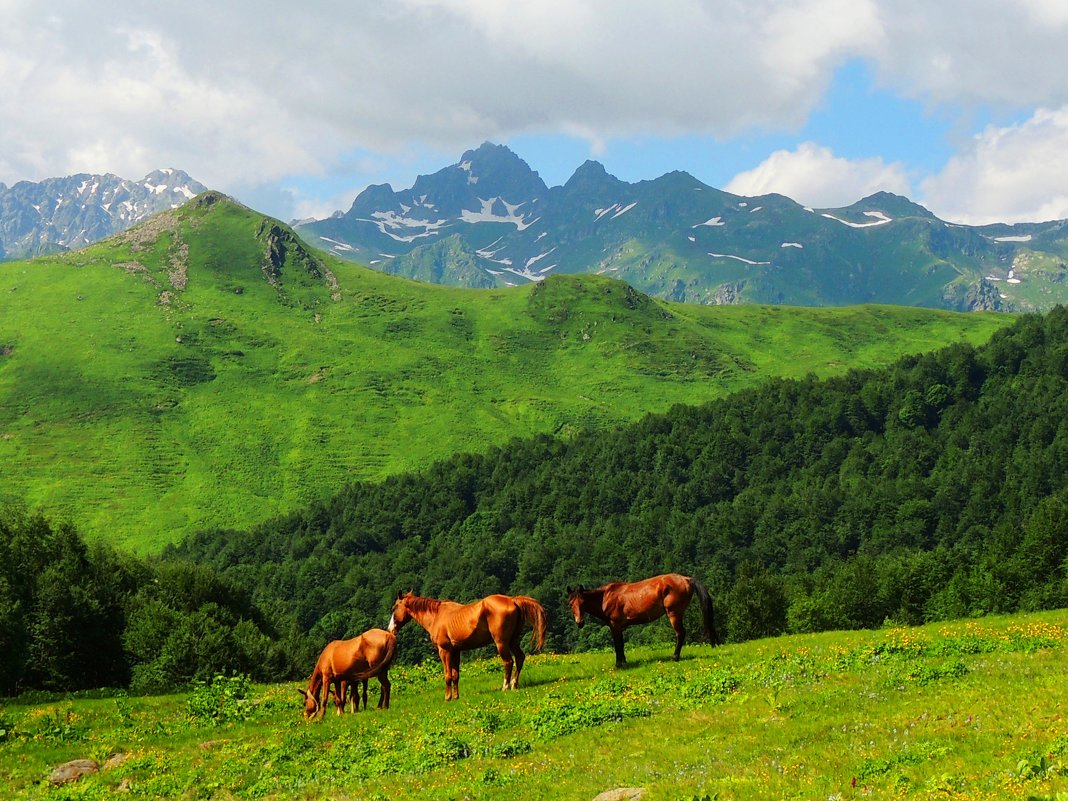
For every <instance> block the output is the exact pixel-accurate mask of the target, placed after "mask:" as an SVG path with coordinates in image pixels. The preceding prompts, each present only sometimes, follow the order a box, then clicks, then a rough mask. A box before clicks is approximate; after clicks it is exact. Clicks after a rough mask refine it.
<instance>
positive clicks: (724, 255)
mask: <svg viewBox="0 0 1068 801" xmlns="http://www.w3.org/2000/svg"><path fill="white" fill-rule="evenodd" d="M708 255H709V256H711V257H712V258H714V259H734V260H735V261H740V262H744V263H746V264H757V265H759V264H771V262H770V261H753V260H752V259H745V258H742V257H741V256H732V255H731V254H729V253H709V254H708Z"/></svg>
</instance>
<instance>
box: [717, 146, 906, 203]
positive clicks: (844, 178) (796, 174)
mask: <svg viewBox="0 0 1068 801" xmlns="http://www.w3.org/2000/svg"><path fill="white" fill-rule="evenodd" d="M725 189H726V190H727V191H728V192H733V193H734V194H736V195H748V196H752V195H763V194H768V193H770V192H778V193H779V194H781V195H786V196H787V197H790V198H793V199H794V200H796V201H798V202H799V203H804V204H805V205H807V206H813V207H816V208H833V207H841V206H848V205H850V204H851V203H853V202H855V201H857V200H860V199H861V198H863V197H866V196H868V195H871V194H874V193H875V192H879V191H886V192H894V193H895V194H900V195H909V193H910V186H909V180H908V177H907V175H906V173H905V169H904V167H903V166H902V165H901V164H896V163H894V164H887V163H885V162H884V161H883V160H882V159H881V158H866V159H845V158H841V157H838V156H835V155H834V153H832V152H831V151H830V149H828V148H826V147H821V146H820V145H817V144H815V143H813V142H804V143H802V144H801V145H800V146H799V147H798V148H797V149H796V150H777V151H776V152H774V153H772V154H771V155H770V156H769V157H768V158H767V159H766V160H764V161H763V162H762V163H761V164H759V165H758V166H756V167H755V168H753V169H752V170H748V171H746V172H743V173H739V174H738V175H736V176H735V177H734V178H733V179H732V180H731V181H730V183H728V184H727V186H726V187H725Z"/></svg>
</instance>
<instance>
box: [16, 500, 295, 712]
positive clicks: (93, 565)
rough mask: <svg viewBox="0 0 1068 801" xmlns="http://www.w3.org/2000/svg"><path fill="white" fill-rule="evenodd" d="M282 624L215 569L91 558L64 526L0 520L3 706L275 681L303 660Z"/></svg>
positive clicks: (102, 550)
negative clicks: (49, 696)
mask: <svg viewBox="0 0 1068 801" xmlns="http://www.w3.org/2000/svg"><path fill="white" fill-rule="evenodd" d="M289 621H291V617H290V616H288V615H287V614H285V613H282V614H280V615H278V616H276V617H274V618H272V617H271V616H268V615H266V614H264V612H263V611H262V610H261V609H260V608H258V607H257V606H255V605H254V604H253V603H252V600H251V595H250V593H249V592H248V591H246V590H245V589H244V588H242V587H240V586H238V585H237V584H235V583H234V582H233V581H232V580H230V579H228V578H226V577H224V576H221V575H220V574H218V573H217V572H216V571H214V570H212V569H211V568H210V567H203V566H198V565H195V564H192V563H190V562H173V563H160V562H153V561H149V560H145V559H139V558H136V557H133V556H130V555H127V554H121V553H119V552H117V551H115V550H114V549H112V548H109V547H108V546H106V545H103V544H93V545H92V546H90V545H87V544H86V543H85V541H84V540H83V538H82V537H81V536H80V535H79V533H78V532H77V531H76V530H75V529H74V528H73V527H72V526H70V525H54V524H53V523H51V522H50V521H48V520H47V519H46V518H45V517H44V516H42V515H40V514H30V513H28V512H26V510H25V509H22V508H20V507H17V506H14V505H9V506H7V507H4V508H2V509H0V695H15V694H18V693H20V692H23V691H26V690H46V691H53V692H71V691H77V690H84V689H91V688H99V687H128V688H131V689H133V690H134V691H136V692H156V691H164V690H171V689H174V688H176V687H182V686H186V685H188V684H190V683H191V682H193V681H195V680H205V679H210V678H211V677H213V676H214V675H215V674H217V673H235V672H240V673H244V674H247V675H249V676H252V677H254V678H260V679H264V680H266V679H277V678H279V677H282V676H286V675H291V674H293V673H294V671H297V670H303V662H305V661H307V659H308V655H307V654H306V653H305V652H303V651H302V650H301V648H302V647H304V646H306V645H307V639H306V638H305V637H304V636H303V635H302V634H301V633H300V632H298V631H297V630H296V628H295V626H293V625H292V623H291V622H289ZM307 647H309V648H310V647H311V646H307ZM312 658H314V656H312ZM298 665H299V667H298Z"/></svg>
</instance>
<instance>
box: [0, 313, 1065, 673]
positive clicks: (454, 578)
mask: <svg viewBox="0 0 1068 801" xmlns="http://www.w3.org/2000/svg"><path fill="white" fill-rule="evenodd" d="M1066 556H1068V310H1065V309H1062V308H1058V309H1055V310H1054V311H1052V312H1050V313H1049V314H1047V315H1044V316H1027V317H1023V318H1021V319H1020V320H1019V321H1018V322H1017V323H1016V324H1015V325H1014V326H1013V327H1011V328H1009V329H1007V330H1005V331H1002V332H1001V333H998V334H996V335H995V336H994V338H993V339H992V340H991V342H990V343H989V344H987V345H985V346H983V347H980V348H973V347H971V346H968V345H963V344H962V345H955V346H952V347H949V348H947V349H944V350H942V351H939V352H937V353H933V354H928V355H923V356H917V357H910V358H907V359H905V360H903V361H901V362H899V363H898V364H896V365H895V366H893V367H891V368H888V369H885V370H879V371H866V372H853V373H850V374H848V375H846V376H844V377H841V378H835V379H829V380H816V379H815V378H812V379H807V380H800V381H784V380H775V381H770V382H769V383H767V384H765V385H763V386H761V387H759V388H756V389H752V390H747V391H744V392H741V393H739V394H736V395H733V396H731V397H729V398H726V399H723V400H720V401H716V402H713V403H709V404H707V405H705V406H702V407H698V408H689V407H685V408H684V407H676V408H673V409H672V410H671V411H669V412H668V413H666V414H660V415H653V416H649V417H647V418H646V419H644V420H642V421H641V422H639V423H636V424H633V425H630V426H627V427H625V428H621V429H619V430H616V431H609V432H600V433H590V434H582V435H579V436H577V437H575V438H572V439H569V440H560V439H554V438H551V437H546V436H543V437H537V438H534V439H529V440H514V441H512V442H511V443H509V444H508V445H506V446H505V447H501V448H497V449H494V450H492V451H491V452H489V453H486V454H483V455H458V456H456V457H454V458H452V459H449V460H446V461H443V462H440V463H437V464H434V465H431V466H429V467H427V469H426V470H424V471H422V472H421V473H418V474H408V475H400V476H396V477H394V478H391V479H389V480H386V481H384V482H382V483H380V484H355V485H352V486H350V487H348V488H347V489H345V490H344V491H342V492H340V493H339V494H338V495H336V496H335V497H334V498H333V499H332V500H330V501H329V502H327V503H321V504H317V505H314V506H312V507H311V508H309V509H307V510H305V511H303V512H301V513H298V514H292V515H289V516H285V517H282V518H278V519H275V520H271V521H268V522H266V523H264V524H262V525H260V526H257V527H255V528H254V529H251V530H248V531H206V532H202V533H200V534H198V535H196V536H194V537H192V538H190V539H189V540H188V541H186V542H185V543H183V544H182V545H181V546H179V547H175V548H171V549H169V551H168V552H167V553H166V554H165V555H164V558H163V560H162V561H151V562H149V561H145V560H139V559H135V558H132V557H129V556H125V555H121V554H118V553H116V552H114V551H113V550H110V549H108V548H105V547H99V546H94V547H87V546H86V545H85V544H84V543H83V542H82V541H81V539H80V538H79V537H78V535H77V533H76V532H74V531H72V530H71V529H70V528H68V527H64V526H59V527H56V526H53V525H50V524H49V523H48V522H47V521H46V520H45V519H44V518H42V517H40V516H37V515H28V514H26V513H24V512H20V511H18V510H11V509H8V510H6V511H4V512H0V694H9V693H11V692H15V691H19V690H23V689H27V688H45V689H78V688H85V687H94V686H130V687H132V688H133V689H134V690H138V691H152V690H156V689H166V688H170V687H174V686H180V685H182V684H185V683H188V682H189V681H191V680H193V679H195V678H204V677H206V676H210V675H212V674H213V673H215V672H220V671H222V672H227V671H241V672H245V673H249V674H250V675H252V676H253V677H254V678H258V679H278V678H289V677H293V676H298V675H299V676H303V675H306V674H307V672H308V670H309V669H310V666H311V664H312V662H313V661H314V658H315V654H316V653H317V652H318V650H319V648H321V647H322V645H323V644H324V643H325V642H326V641H327V640H329V639H334V638H338V637H343V636H352V635H354V634H356V633H359V632H361V631H363V630H365V629H367V628H370V627H372V626H383V625H384V624H385V622H386V620H387V618H388V614H389V608H390V604H391V601H392V598H393V597H394V595H395V593H396V591H397V590H398V589H410V588H414V589H416V590H418V591H420V592H422V593H424V594H427V595H434V596H441V597H449V598H454V599H457V600H472V599H475V598H478V597H481V596H483V595H486V594H489V593H493V592H507V593H513V594H517V593H523V594H529V595H533V596H535V597H537V598H539V599H540V600H541V601H542V602H543V603H544V604H545V605H546V608H547V609H548V611H549V615H550V624H551V636H550V640H549V644H550V647H554V648H558V649H573V648H583V647H588V646H590V645H604V644H607V642H608V640H607V635H606V633H605V631H604V630H603V629H598V627H590V626H587V627H586V628H584V629H582V630H579V629H577V628H576V627H575V626H574V625H573V624H572V623H571V620H570V617H569V614H568V612H567V610H566V604H565V597H564V595H565V593H564V588H565V587H566V586H567V585H571V584H576V583H580V582H581V583H585V584H587V585H594V584H597V583H601V582H604V581H609V580H615V579H637V578H642V577H645V576H649V575H653V574H656V573H661V572H667V571H678V572H683V573H689V574H693V575H697V576H699V577H701V578H702V579H703V580H704V581H705V583H706V584H707V585H708V586H709V588H710V589H711V590H712V592H713V595H714V600H715V606H716V626H717V629H718V630H719V634H720V636H721V638H724V639H728V640H734V641H738V640H743V639H748V638H753V637H759V636H764V635H772V634H777V633H781V632H784V631H798V632H801V631H815V630H822V629H830V628H855V627H869V626H878V625H881V624H882V623H884V622H885V621H887V620H890V621H894V622H900V623H908V624H912V623H921V622H924V621H930V620H938V619H945V618H956V617H964V616H971V615H981V614H985V613H992V612H1007V611H1015V610H1031V609H1040V608H1052V607H1064V606H1068V575H1066V569H1068V559H1066ZM417 629H418V627H414V626H412V627H408V628H407V629H405V630H403V631H402V637H401V646H402V647H401V655H402V658H403V659H406V660H413V659H418V658H420V657H422V656H424V655H428V654H429V647H428V646H427V644H426V638H425V636H423V635H422V632H421V630H418V631H417ZM694 630H696V629H694ZM633 633H634V635H635V636H636V637H639V638H646V639H648V638H660V637H664V638H667V637H668V636H669V629H668V627H667V626H666V625H665V626H652V627H645V629H644V630H635V631H634V632H633Z"/></svg>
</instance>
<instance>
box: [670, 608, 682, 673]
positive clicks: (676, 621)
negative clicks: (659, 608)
mask: <svg viewBox="0 0 1068 801" xmlns="http://www.w3.org/2000/svg"><path fill="white" fill-rule="evenodd" d="M667 617H668V620H669V621H671V628H673V629H675V656H673V657H672V659H673V660H674V661H675V662H678V661H679V654H681V653H682V644H683V643H684V642H686V620H685V614H684V612H668V613H667Z"/></svg>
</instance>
